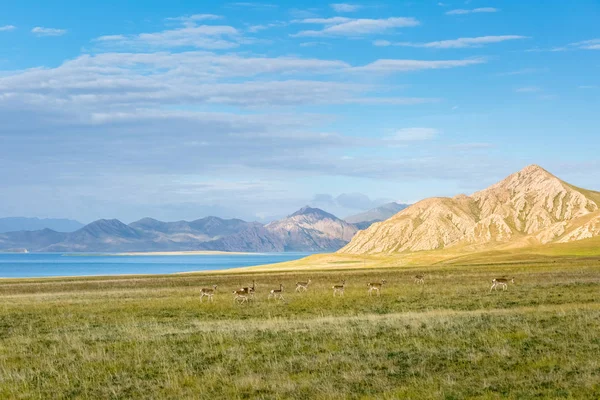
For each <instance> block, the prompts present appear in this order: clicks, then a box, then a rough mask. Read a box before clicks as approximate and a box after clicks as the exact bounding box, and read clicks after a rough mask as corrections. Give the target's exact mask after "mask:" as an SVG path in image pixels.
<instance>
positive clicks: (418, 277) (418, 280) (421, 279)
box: [415, 274, 425, 285]
mask: <svg viewBox="0 0 600 400" xmlns="http://www.w3.org/2000/svg"><path fill="white" fill-rule="evenodd" d="M415 283H417V284H419V283H420V284H422V285H423V284H425V275H423V274H418V275H415Z"/></svg>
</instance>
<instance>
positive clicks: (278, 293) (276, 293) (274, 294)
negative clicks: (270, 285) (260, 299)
mask: <svg viewBox="0 0 600 400" xmlns="http://www.w3.org/2000/svg"><path fill="white" fill-rule="evenodd" d="M271 298H273V299H278V300H283V285H282V284H281V283H280V284H279V289H271V291H270V292H269V297H268V299H269V300H270V299H271Z"/></svg>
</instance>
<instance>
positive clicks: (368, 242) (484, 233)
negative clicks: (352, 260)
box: [339, 165, 600, 254]
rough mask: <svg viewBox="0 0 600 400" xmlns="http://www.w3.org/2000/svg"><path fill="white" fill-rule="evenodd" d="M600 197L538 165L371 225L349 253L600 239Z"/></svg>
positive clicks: (349, 247)
mask: <svg viewBox="0 0 600 400" xmlns="http://www.w3.org/2000/svg"><path fill="white" fill-rule="evenodd" d="M599 206H600V193H599V192H594V191H590V190H585V189H581V188H578V187H575V186H573V185H570V184H568V183H566V182H564V181H562V180H560V179H559V178H557V177H556V176H554V175H552V174H551V173H549V172H548V171H546V170H544V169H543V168H541V167H539V166H537V165H530V166H528V167H526V168H525V169H523V170H521V171H519V172H517V173H515V174H512V175H510V176H509V177H507V178H506V179H504V180H502V181H501V182H499V183H497V184H495V185H493V186H491V187H489V188H487V189H485V190H482V191H479V192H476V193H474V194H472V195H471V196H466V195H458V196H456V197H453V198H445V197H436V198H429V199H425V200H422V201H420V202H418V203H415V204H414V205H412V206H410V207H407V208H406V209H404V210H402V211H400V212H399V213H397V214H396V215H394V216H393V217H391V218H389V219H387V220H385V221H383V222H378V223H375V224H373V225H371V226H370V227H369V228H367V229H365V230H363V231H360V232H358V234H357V235H356V236H355V237H354V238H353V239H352V241H350V243H349V244H347V245H346V246H345V247H343V248H342V249H341V250H339V253H344V254H394V253H402V252H414V251H423V250H437V249H444V248H458V247H461V246H462V247H463V248H465V249H466V250H469V249H470V250H477V249H482V248H493V247H499V246H505V247H526V246H532V245H536V244H547V243H554V242H556V243H565V242H570V241H575V240H580V239H585V238H590V237H593V236H598V235H600V211H599Z"/></svg>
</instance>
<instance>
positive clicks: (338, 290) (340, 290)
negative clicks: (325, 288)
mask: <svg viewBox="0 0 600 400" xmlns="http://www.w3.org/2000/svg"><path fill="white" fill-rule="evenodd" d="M345 285H346V281H345V280H344V281H342V284H341V285H333V286H332V287H331V288H332V289H333V297H335V294H336V293H339V294H340V296H343V295H344V286H345Z"/></svg>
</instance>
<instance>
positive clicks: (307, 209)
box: [288, 206, 338, 220]
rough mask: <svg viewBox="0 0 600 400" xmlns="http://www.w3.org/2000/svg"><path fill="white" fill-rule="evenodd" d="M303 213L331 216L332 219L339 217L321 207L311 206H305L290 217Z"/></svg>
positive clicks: (320, 216)
mask: <svg viewBox="0 0 600 400" xmlns="http://www.w3.org/2000/svg"><path fill="white" fill-rule="evenodd" d="M301 215H314V216H316V217H319V218H329V219H332V220H337V219H338V218H337V217H336V216H335V215H332V214H329V213H328V212H326V211H323V210H321V209H320V208H313V207H310V206H304V207H302V208H301V209H299V210H298V211H296V212H295V213H293V214H292V215H289V216H288V218H292V217H297V216H301Z"/></svg>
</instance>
